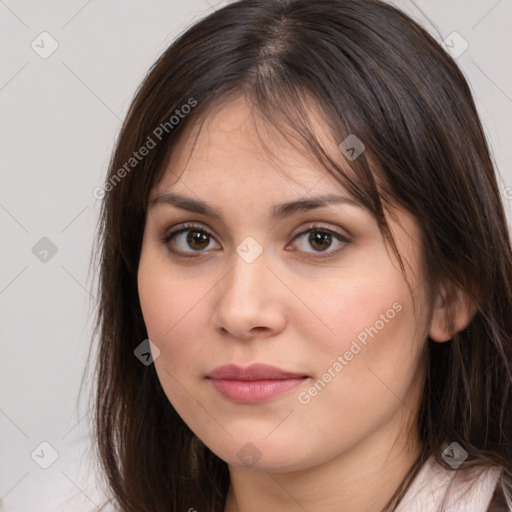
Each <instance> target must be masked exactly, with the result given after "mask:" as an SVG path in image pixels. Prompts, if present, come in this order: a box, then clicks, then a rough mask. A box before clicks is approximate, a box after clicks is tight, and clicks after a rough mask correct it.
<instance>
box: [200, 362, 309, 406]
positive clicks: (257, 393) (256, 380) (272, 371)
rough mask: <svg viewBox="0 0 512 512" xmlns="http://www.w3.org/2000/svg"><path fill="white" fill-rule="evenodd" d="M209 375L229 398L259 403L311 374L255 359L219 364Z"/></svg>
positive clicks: (239, 401) (292, 386) (214, 385)
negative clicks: (252, 362) (240, 363)
mask: <svg viewBox="0 0 512 512" xmlns="http://www.w3.org/2000/svg"><path fill="white" fill-rule="evenodd" d="M207 378H208V379H210V380H211V382H212V384H213V387H214V388H215V389H216V390H217V391H218V392H219V393H220V394H221V395H222V396H224V397H225V398H227V399H228V400H231V401H233V402H235V403H257V402H264V401H266V400H270V399H271V398H273V397H275V396H277V395H280V394H281V393H284V392H285V391H289V390H291V389H293V388H295V387H297V386H298V385H299V384H301V383H302V382H303V381H304V380H305V379H307V378H308V376H307V375H303V374H299V373H293V372H289V371H286V370H283V369H281V368H278V367H276V366H272V365H267V364H261V363H254V364H251V365H250V366H247V367H245V368H243V367H241V366H237V365H234V364H227V365H223V366H219V367H218V368H215V370H213V371H212V372H211V373H209V374H208V375H207Z"/></svg>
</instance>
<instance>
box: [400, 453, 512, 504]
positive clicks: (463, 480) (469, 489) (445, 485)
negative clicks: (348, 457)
mask: <svg viewBox="0 0 512 512" xmlns="http://www.w3.org/2000/svg"><path fill="white" fill-rule="evenodd" d="M500 477H501V470H499V469H497V468H486V467H483V466H479V467H472V468H468V469H465V470H464V471H462V470H455V469H454V470H450V469H446V468H445V467H443V466H441V465H440V464H439V463H437V461H436V460H435V458H434V457H430V458H429V459H428V460H427V461H426V462H425V464H424V465H423V467H422V468H421V470H420V471H419V473H418V474H417V475H416V478H415V479H414V480H413V482H412V483H411V485H410V487H409V489H408V490H407V492H406V494H405V495H404V497H403V498H402V500H401V501H400V504H399V505H398V507H397V509H396V512H407V511H410V510H415V511H418V512H420V511H421V512H433V511H438V510H443V511H445V512H468V511H471V512H510V509H509V508H507V507H506V505H505V499H504V496H503V494H502V492H501V491H500V490H501V486H500V485H498V484H499V481H500Z"/></svg>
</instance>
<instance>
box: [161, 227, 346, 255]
mask: <svg viewBox="0 0 512 512" xmlns="http://www.w3.org/2000/svg"><path fill="white" fill-rule="evenodd" d="M304 227H305V229H304V230H303V231H301V232H300V233H297V234H296V235H294V236H293V239H292V241H295V240H297V238H299V237H300V236H302V235H305V234H306V233H309V232H310V231H317V232H319V233H327V234H329V235H331V236H333V237H334V238H336V239H337V240H338V241H339V242H342V243H343V244H344V245H343V246H342V247H340V248H339V249H337V250H335V251H331V252H328V253H326V252H325V251H317V254H324V253H326V254H328V255H327V256H313V257H311V256H307V258H310V259H326V258H330V257H332V256H334V255H336V254H338V253H339V252H341V251H342V250H343V249H344V248H345V246H346V245H349V244H350V243H351V242H350V240H348V239H347V238H346V237H345V236H344V235H342V234H341V233H338V232H337V231H333V230H332V229H329V228H326V227H324V226H321V225H319V224H308V225H306V226H304ZM192 229H194V230H196V231H198V232H200V233H204V234H206V235H208V236H209V237H211V238H213V239H215V237H214V236H213V234H212V233H210V232H209V231H208V230H207V229H204V228H203V227H202V226H201V225H198V224H194V223H190V222H186V223H184V224H181V225H179V226H178V229H175V230H173V231H171V232H170V233H168V234H167V235H165V236H164V237H163V238H162V239H161V242H162V243H163V244H165V245H166V246H167V247H168V248H169V250H170V251H171V252H172V253H173V254H175V255H177V256H178V257H180V258H185V259H187V258H189V259H191V258H197V257H200V256H201V253H203V252H205V251H202V250H201V251H195V253H196V254H198V255H193V254H187V253H186V252H183V251H177V250H175V249H171V248H170V243H169V242H171V241H172V239H173V238H174V237H175V236H176V235H179V234H180V233H184V232H187V231H192Z"/></svg>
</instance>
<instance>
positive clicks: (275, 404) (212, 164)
mask: <svg viewBox="0 0 512 512" xmlns="http://www.w3.org/2000/svg"><path fill="white" fill-rule="evenodd" d="M311 113H312V119H313V120H314V123H315V128H316V129H317V130H318V133H319V134H320V135H321V136H322V137H323V138H322V140H324V141H325V144H326V148H327V149H328V150H329V151H330V152H331V153H332V155H334V156H335V158H337V159H338V161H340V162H341V164H342V165H343V162H344V157H343V156H342V155H341V154H340V152H339V150H338V149H337V143H336V141H334V140H332V138H331V136H330V135H329V133H328V132H327V129H326V128H325V127H324V126H323V125H322V123H321V118H320V117H319V116H316V115H315V114H314V110H313V109H312V111H311ZM195 133H196V132H195V127H194V125H190V126H187V127H186V128H185V130H184V131H183V132H182V134H181V136H180V141H179V143H178V144H177V146H176V149H175V150H174V151H173V153H172V155H171V158H170V161H169V163H168V167H167V169H166V173H165V176H164V178H163V179H162V180H161V182H160V183H159V184H158V186H157V187H155V189H154V190H153V192H152V194H151V198H154V197H155V196H156V195H158V194H161V193H164V192H170V191H172V192H174V193H180V194H183V195H186V196H188V197H192V198H195V199H201V200H203V201H205V202H208V203H209V204H211V205H212V206H213V207H214V208H216V209H217V210H219V212H220V213H221V215H222V221H221V220H218V219H215V218H213V217H211V216H208V215H205V214H199V213H192V212H187V211H185V210H182V209H179V208H176V207H174V206H171V205H169V204H163V203H162V204H157V205H155V206H153V207H150V208H149V210H148V213H147V218H146V225H145V230H144V237H143V244H142V252H141V258H140V264H139V269H138V286H139V295H140V301H141V307H142V311H143V315H144V320H145V323H146V327H147V331H148V336H149V338H150V339H151V340H152V342H153V343H154V344H155V345H156V346H157V347H158V348H159V350H160V355H159V356H158V357H157V358H156V360H155V367H156V371H157V374H158V378H159V379H160V381H161V383H162V386H163V389H164V390H165V393H166V395H167V397H168V398H169V400H170V402H171V403H172V405H173V406H174V408H175V409H176V410H177V412H178V413H179V414H180V416H181V417H182V418H183V420H184V421H185V422H186V423H187V425H188V426H189V427H190V428H191V430H192V431H193V432H194V433H195V434H196V435H197V436H198V437H199V438H200V439H201V440H202V441H203V442H204V443H205V444H206V445H207V446H208V447H209V448H210V449H211V450H212V451H213V452H214V453H216V454H217V455H218V456H219V457H221V458H222V459H223V460H225V461H226V462H227V463H228V465H229V470H230V476H231V485H230V488H229V492H228V497H227V502H226V506H225V512H235V511H240V512H259V511H261V510H286V511H289V512H294V511H304V510H308V511H312V510H315V511H323V512H327V511H329V512H330V511H332V512H334V511H336V512H339V511H340V510H346V511H351V512H370V511H376V510H380V509H381V508H382V507H384V505H385V504H386V503H387V502H388V500H389V499H390V498H391V496H392V495H393V493H394V492H395V491H396V489H397V488H398V486H399V484H400V482H401V481H402V479H403V478H404V476H405V475H406V473H407V471H408V470H409V468H410V467H411V466H412V464H413V462H414V460H415V459H416V457H417V456H418V454H419V451H420V441H419V436H418V432H417V428H416V427H415V418H416V414H417V410H418V407H419V403H420V399H421V391H422V385H423V382H424V378H425V372H424V367H425V357H424V356H425V351H424V348H425V343H426V337H427V335H429V334H430V336H431V337H432V338H433V339H435V340H436V341H440V342H441V341H446V340H447V339H449V338H450V333H448V332H447V331H446V328H445V327H444V325H445V324H444V316H443V315H444V312H445V310H444V308H445V304H444V303H443V301H442V299H441V298H439V299H437V298H436V300H435V302H434V303H433V304H427V303H426V281H425V276H424V275H423V272H422V269H421V267H420V261H421V247H419V246H418V242H417V240H420V236H419V235H420V228H419V226H417V225H416V223H415V221H414V219H413V218H412V216H410V215H408V214H406V213H405V212H403V211H399V210H396V211H395V215H396V220H391V219H390V218H389V216H388V221H389V223H390V227H391V230H392V232H393V235H394V237H395V240H396V243H397V246H398V249H399V251H400V253H401V255H402V258H403V260H404V262H405V265H406V269H407V277H408V279H409V282H410V283H411V286H412V288H413V290H414V293H415V299H416V301H417V302H418V304H419V305H420V307H419V308H418V310H417V311H416V312H415V311H414V310H413V303H412V298H411V294H410V291H409V288H408V287H407V283H406V281H405V279H404V276H403V275H402V273H401V271H400V268H399V265H398V262H397V261H396V259H395V256H394V254H393V252H392V251H391V250H390V249H389V248H388V247H387V246H386V244H385V242H384V239H383V237H382V236H381V233H380V231H379V229H378V226H377V223H376V221H375V220H374V218H373V217H372V215H371V214H370V213H369V212H368V211H366V210H365V209H363V208H362V207H360V206H357V205H353V204H336V205H331V206H327V207H322V208H318V209H315V210H311V211H308V212H303V213H295V214H293V215H291V216H290V217H286V218H284V219H282V220H280V221H279V222H276V221H273V220H272V219H271V218H270V211H271V208H272V206H273V205H274V204H276V203H280V202H284V201H291V200H295V199H301V198H304V197H305V196H307V197H313V196H318V195H322V194H328V193H333V192H335V193H337V194H339V195H343V196H345V197H349V194H348V193H347V192H346V191H345V190H343V189H342V188H341V186H340V184H339V183H338V182H337V181H336V180H335V179H334V178H333V177H332V176H331V175H329V174H328V173H326V171H325V170H324V169H322V168H321V167H320V165H319V163H318V162H316V161H314V160H313V159H310V158H308V157H307V156H305V155H304V154H303V153H301V152H300V151H298V150H297V149H296V148H294V147H293V146H291V145H289V143H288V142H286V141H285V140H284V139H283V138H280V137H279V135H278V134H277V133H271V132H266V131H265V130H262V127H261V126H258V133H259V136H258V134H257V133H256V129H255V125H254V122H253V118H251V117H249V110H248V106H247V104H246V103H244V101H243V100H242V99H238V100H233V101H231V102H229V103H227V104H225V105H222V106H221V107H219V108H217V109H215V110H212V111H210V112H209V114H208V118H207V119H206V123H205V125H204V127H203V130H202V131H201V133H200V135H199V138H198V140H197V144H196V146H195V148H193V143H194V134H195ZM259 137H263V138H264V142H265V146H263V145H262V144H261V141H260V138H259ZM192 149H193V151H192ZM268 149H270V150H271V153H272V154H276V155H278V156H279V161H278V162H276V159H275V158H273V157H271V155H270V154H269V151H268ZM191 151H192V153H191ZM183 222H194V223H195V224H199V225H200V226H199V228H202V229H203V230H206V231H208V232H209V233H211V235H212V236H211V237H210V238H207V239H206V242H205V243H204V244H203V245H201V244H200V243H196V245H192V246H190V245H189V244H187V241H186V238H185V237H186V235H187V233H185V234H182V235H178V236H177V237H175V238H174V241H170V242H168V243H167V245H166V243H164V242H162V240H161V239H162V238H163V237H164V236H165V235H166V234H167V233H169V232H171V231H172V229H171V228H173V227H174V226H178V225H179V224H180V223H183ZM309 223H314V224H315V225H318V224H320V226H321V227H322V228H328V229H331V230H334V231H338V232H339V233H341V234H342V235H344V236H345V237H347V238H348V240H349V241H350V243H343V242H339V241H337V239H336V238H335V237H332V238H331V239H328V241H327V242H326V243H324V245H322V244H320V245H318V244H317V245H315V244H311V243H310V242H308V235H309V233H310V232H307V233H306V234H305V235H301V236H300V237H299V238H297V239H295V240H294V235H296V234H298V233H302V232H303V231H306V230H307V229H310V226H306V224H309ZM189 229H191V230H192V231H195V230H197V229H198V228H189ZM248 236H251V237H253V238H254V239H255V240H256V241H257V242H258V244H259V245H260V246H261V247H262V249H263V252H262V253H261V254H260V255H259V256H258V257H257V258H256V259H255V260H254V261H253V262H252V263H248V262H247V261H246V260H245V259H243V258H242V257H241V256H239V254H238V253H237V252H236V248H237V247H238V246H239V245H240V244H241V242H242V241H243V240H244V239H245V238H246V237H248ZM329 240H330V241H331V243H330V245H329ZM198 246H199V247H200V250H199V251H197V250H196V251H194V248H196V247H198ZM169 247H172V248H174V249H175V250H178V251H179V250H181V251H182V252H185V253H186V254H193V255H194V256H193V257H192V258H190V259H186V258H184V257H180V256H178V255H174V254H173V253H172V252H170V250H169ZM319 247H320V249H319ZM321 247H326V249H325V251H322V250H321ZM338 249H341V250H338ZM200 251H202V252H200ZM325 254H330V255H331V256H329V257H328V258H323V257H322V256H323V255H325ZM393 304H399V305H400V307H401V309H400V311H399V312H396V314H395V315H394V318H392V319H389V318H388V322H386V323H385V326H384V327H383V328H381V329H380V330H379V331H378V334H377V335H375V336H374V337H373V338H368V342H367V345H366V346H364V348H363V349H362V350H361V351H359V352H358V353H357V354H356V355H354V356H353V358H351V360H350V361H347V360H346V358H344V361H345V362H346V363H347V364H346V365H345V364H344V365H343V369H342V370H341V371H339V372H334V374H335V377H334V378H332V379H331V380H330V382H328V383H327V384H326V385H325V387H324V388H323V389H322V390H321V392H318V393H317V394H316V396H312V397H310V398H311V399H310V401H309V402H308V403H307V404H304V403H301V402H300V401H299V399H298V396H299V393H301V392H302V393H303V395H302V396H304V393H305V392H306V393H307V390H308V389H310V388H311V387H312V386H313V384H314V383H315V382H317V381H318V379H320V378H321V377H322V375H324V374H325V372H327V371H328V369H329V368H332V367H333V363H335V362H336V360H337V358H338V356H340V355H341V356H342V357H344V356H343V355H344V354H345V352H346V351H347V350H349V348H350V346H351V343H352V341H353V340H354V339H356V337H357V335H358V334H360V333H361V332H362V331H364V330H365V328H368V327H370V326H374V325H376V321H377V320H379V318H382V317H381V316H380V315H382V314H385V313H386V311H388V310H389V309H390V308H392V306H393ZM455 313H456V318H455V325H456V326H457V328H458V330H460V329H462V328H463V327H464V326H465V325H467V323H468V322H469V321H470V318H471V316H472V314H471V313H472V311H471V308H469V307H468V306H467V304H466V303H465V302H464V297H462V296H461V302H460V306H457V307H456V309H455ZM379 325H380V324H379ZM359 345H361V344H360V343H359ZM253 362H261V363H267V364H273V365H275V366H278V367H280V368H283V369H285V370H288V371H292V372H297V373H301V374H304V375H308V376H309V378H308V379H306V380H305V381H303V382H302V383H301V384H300V386H299V387H297V388H295V389H293V390H290V391H288V392H285V393H283V394H281V395H278V396H277V397H273V398H272V399H270V400H268V401H266V402H262V403H256V404H235V403H232V402H230V401H228V400H227V399H225V398H224V397H222V396H221V395H220V394H219V393H218V392H217V391H216V390H215V389H214V387H213V386H212V384H211V381H210V380H208V379H206V378H205V377H206V375H207V374H208V372H210V371H211V370H213V369H214V368H216V367H217V366H220V365H223V364H227V363H235V364H238V365H241V366H246V365H248V364H250V363H253ZM332 373H333V370H331V375H332ZM247 443H252V445H253V446H252V447H248V446H247ZM240 450H242V453H246V452H250V453H253V452H254V457H255V459H256V464H255V465H251V463H247V462H244V459H242V458H240V457H239V456H237V453H239V452H240ZM191 505H193V499H191Z"/></svg>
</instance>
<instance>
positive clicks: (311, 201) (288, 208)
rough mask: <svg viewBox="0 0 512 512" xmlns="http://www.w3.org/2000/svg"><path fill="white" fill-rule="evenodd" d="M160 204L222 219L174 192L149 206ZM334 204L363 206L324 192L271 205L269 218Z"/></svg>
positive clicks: (156, 199)
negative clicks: (315, 195) (319, 194)
mask: <svg viewBox="0 0 512 512" xmlns="http://www.w3.org/2000/svg"><path fill="white" fill-rule="evenodd" d="M161 204H169V205H172V206H175V207H176V208H180V209H182V210H187V211H189V212H193V213H202V214H203V215H209V216H210V217H214V218H216V219H219V220H221V221H222V215H221V213H220V212H219V211H217V210H216V209H215V208H213V207H212V206H210V205H209V204H208V203H205V202H204V201H200V200H198V199H193V198H192V197H186V196H183V195H180V194H175V193H163V194H159V195H157V196H156V197H154V198H153V199H152V200H151V201H150V203H149V207H150V208H152V207H155V206H157V205H161ZM336 204H351V205H354V206H357V207H359V208H364V207H363V206H362V205H361V203H359V202H357V201H356V200H355V199H351V198H349V197H344V196H339V195H333V194H326V195H321V196H317V197H308V198H306V199H297V200H295V201H288V202H286V203H278V204H275V205H274V206H273V207H272V210H271V218H272V219H273V220H281V219H283V218H285V217H288V216H291V215H293V214H296V213H303V212H307V211H309V210H314V209H316V208H322V207H325V206H330V205H336Z"/></svg>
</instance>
